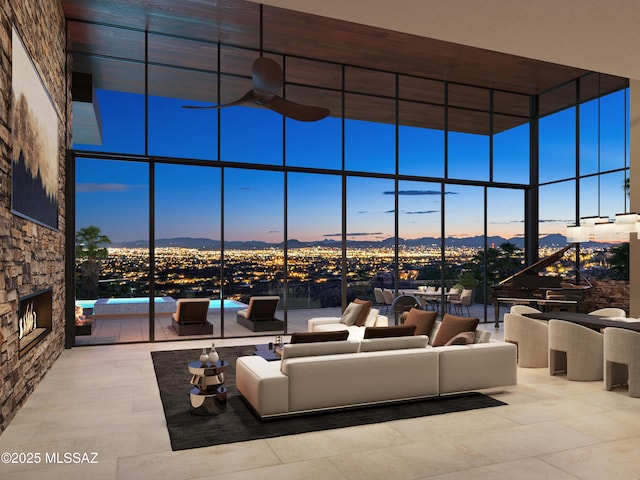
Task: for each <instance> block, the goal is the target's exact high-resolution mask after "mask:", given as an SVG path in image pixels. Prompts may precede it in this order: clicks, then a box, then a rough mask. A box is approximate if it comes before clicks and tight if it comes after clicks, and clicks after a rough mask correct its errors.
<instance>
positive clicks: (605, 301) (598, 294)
mask: <svg viewBox="0 0 640 480" xmlns="http://www.w3.org/2000/svg"><path fill="white" fill-rule="evenodd" d="M590 283H591V285H592V288H591V289H590V291H589V294H588V295H587V297H586V298H585V311H587V312H591V311H593V310H596V309H598V308H607V307H615V308H622V309H623V310H624V311H625V312H627V314H629V293H630V290H629V282H628V281H626V280H590Z"/></svg>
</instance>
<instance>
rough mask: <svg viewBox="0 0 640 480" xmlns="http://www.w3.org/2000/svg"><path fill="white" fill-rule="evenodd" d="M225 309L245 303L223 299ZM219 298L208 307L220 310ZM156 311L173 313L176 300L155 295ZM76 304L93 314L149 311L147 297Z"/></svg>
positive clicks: (236, 308)
mask: <svg viewBox="0 0 640 480" xmlns="http://www.w3.org/2000/svg"><path fill="white" fill-rule="evenodd" d="M223 302H224V309H225V310H241V309H243V308H247V304H246V303H242V302H238V301H237V300H231V299H228V298H226V299H224V300H223ZM221 303H222V302H221V300H220V299H213V300H210V301H209V308H210V309H212V310H220V307H221ZM154 304H155V308H154V310H155V312H156V313H173V312H175V311H176V300H175V299H174V298H172V297H155V298H154ZM76 305H81V306H82V308H93V313H94V315H126V314H141V313H148V312H149V298H148V297H123V298H99V299H97V300H76Z"/></svg>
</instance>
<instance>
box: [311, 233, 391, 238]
mask: <svg viewBox="0 0 640 480" xmlns="http://www.w3.org/2000/svg"><path fill="white" fill-rule="evenodd" d="M369 235H384V232H356V233H347V237H366V236H369ZM341 236H342V234H341V233H325V234H324V235H323V237H341Z"/></svg>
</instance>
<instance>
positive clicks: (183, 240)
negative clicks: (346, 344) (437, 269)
mask: <svg viewBox="0 0 640 480" xmlns="http://www.w3.org/2000/svg"><path fill="white" fill-rule="evenodd" d="M505 242H509V243H512V244H514V245H515V246H516V247H518V248H523V247H524V240H523V239H522V238H521V237H517V238H503V237H499V236H493V237H487V245H489V247H491V246H494V247H496V248H497V247H499V246H500V245H501V244H502V243H505ZM399 243H400V245H406V246H407V247H419V246H429V245H438V244H439V243H440V239H439V238H434V237H422V238H413V239H409V240H405V239H402V238H401V239H400V242H399ZM445 243H446V245H447V246H450V247H471V248H482V247H483V246H484V237H483V236H481V235H478V236H475V237H465V238H454V237H447V239H446V241H445ZM393 244H394V239H393V238H387V239H385V240H380V241H367V240H364V241H363V240H348V241H347V246H348V247H353V248H375V247H378V248H380V247H392V246H393ZM566 244H567V238H566V237H565V236H564V235H561V234H559V233H556V234H552V235H547V236H545V237H541V238H540V246H541V247H551V248H553V247H558V248H561V247H564V246H565V245H566ZM155 245H156V248H166V247H181V248H197V249H200V250H219V249H220V246H221V242H220V240H212V239H210V238H191V237H177V238H159V239H156V241H155ZM340 245H341V244H340V242H339V241H338V240H318V241H313V242H301V241H299V240H295V239H292V240H289V248H304V247H333V248H340ZM581 245H582V246H584V247H605V246H607V245H608V244H605V243H591V242H584V243H582V244H581ZM110 246H111V247H119V248H146V247H148V246H149V242H148V241H147V240H137V241H132V242H114V243H112V244H111V245H110ZM282 246H283V242H280V243H268V242H261V241H257V240H249V241H226V242H225V248H227V249H234V250H259V249H264V248H282Z"/></svg>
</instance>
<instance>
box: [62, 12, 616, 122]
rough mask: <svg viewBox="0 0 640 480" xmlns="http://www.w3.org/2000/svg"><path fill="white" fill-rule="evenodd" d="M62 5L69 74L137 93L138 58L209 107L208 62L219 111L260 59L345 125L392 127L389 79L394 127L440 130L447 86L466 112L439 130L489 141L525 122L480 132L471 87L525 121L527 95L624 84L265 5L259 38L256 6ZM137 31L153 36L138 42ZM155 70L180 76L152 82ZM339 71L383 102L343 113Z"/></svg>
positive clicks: (556, 103) (562, 95)
mask: <svg viewBox="0 0 640 480" xmlns="http://www.w3.org/2000/svg"><path fill="white" fill-rule="evenodd" d="M62 4H63V6H64V9H65V13H66V15H67V18H68V20H69V23H68V25H69V30H70V39H71V45H70V47H71V49H72V51H74V52H76V54H75V55H74V71H79V72H85V73H91V74H92V75H93V78H94V83H95V85H96V87H98V88H105V89H112V90H121V91H128V92H137V93H142V92H144V67H143V64H142V63H141V62H142V61H144V59H145V55H147V58H148V60H149V61H150V62H151V63H152V64H154V65H155V66H154V67H152V68H151V69H150V71H149V76H148V78H149V84H148V88H149V92H150V93H152V94H155V95H162V96H168V97H174V98H188V99H191V100H201V101H209V102H217V100H218V98H217V92H218V85H217V76H216V75H212V74H211V72H213V71H216V70H217V69H218V65H219V68H220V72H222V73H224V74H225V78H221V80H220V82H221V85H220V92H221V95H220V102H221V103H225V102H228V101H231V100H233V99H235V98H238V97H239V96H241V95H242V94H243V93H244V92H245V91H246V90H248V89H249V88H250V80H248V75H249V72H250V69H251V63H252V61H253V59H254V58H255V57H257V56H258V55H259V54H260V51H261V50H262V51H263V52H264V53H265V54H266V55H269V56H271V57H272V58H274V59H276V60H277V61H279V62H280V63H281V64H283V65H284V67H285V71H286V79H287V82H290V84H289V85H288V86H287V89H286V91H285V93H286V95H287V97H288V98H290V99H292V100H294V101H298V102H301V103H310V104H316V105H322V106H326V107H329V108H331V110H332V114H334V115H339V114H340V113H341V112H342V108H344V113H345V115H346V116H348V117H350V118H359V119H367V120H372V121H380V122H394V121H395V118H396V109H395V104H394V102H393V101H392V100H390V98H392V97H394V96H395V93H396V76H395V74H396V73H397V74H399V75H400V76H399V77H398V83H397V89H398V94H399V96H400V97H401V98H402V99H403V100H406V101H403V102H401V103H400V105H399V108H398V118H399V121H400V122H401V123H404V124H410V125H419V126H426V127H431V128H442V126H443V124H444V109H443V108H441V107H438V106H437V105H438V104H442V103H443V102H444V96H445V92H444V88H443V85H442V83H440V82H437V81H434V80H446V81H448V82H452V83H451V84H450V87H449V90H448V92H447V102H448V104H449V105H451V106H458V107H463V108H466V109H469V110H466V111H465V110H460V111H457V112H455V114H453V115H450V116H449V118H448V122H449V123H448V124H449V127H450V128H451V129H454V130H461V131H469V132H474V133H489V129H490V128H492V131H494V132H496V131H501V130H504V129H507V128H511V127H513V126H515V125H517V124H519V123H522V122H524V121H526V120H524V119H522V118H520V119H518V118H516V117H509V116H496V117H495V118H494V122H493V125H492V126H490V125H489V120H488V115H487V114H486V113H482V111H488V110H489V105H490V97H489V93H488V91H487V90H484V89H482V88H476V87H486V88H492V89H495V90H496V92H495V93H494V97H493V105H494V107H493V108H494V111H495V112H499V113H503V114H513V115H525V116H526V115H527V114H528V107H529V99H528V96H529V95H538V94H541V93H543V92H546V91H548V90H550V89H553V88H554V87H557V86H559V85H572V84H571V82H574V81H575V80H576V79H578V78H581V77H582V78H583V79H584V84H585V86H588V85H590V88H583V97H582V99H586V98H593V97H595V96H596V95H598V94H600V93H604V92H607V91H613V90H617V89H619V88H621V87H622V86H623V85H624V82H625V79H622V78H619V77H614V76H608V75H606V76H592V77H590V76H589V71H587V70H583V69H579V68H575V67H568V66H563V65H558V64H554V63H549V62H543V61H538V60H532V59H528V58H523V57H518V56H514V55H509V54H504V53H498V52H494V51H489V50H483V49H479V48H474V47H469V46H464V45H460V44H454V43H448V42H444V41H441V40H434V39H430V38H425V37H422V36H415V35H410V34H407V33H400V32H396V31H390V30H383V29H380V28H375V27H371V26H366V25H361V24H356V23H350V22H346V21H343V20H337V19H331V18H327V17H320V16H314V15H310V14H307V13H300V12H295V11H291V10H285V9H281V8H276V7H272V6H268V5H265V6H264V7H263V10H262V18H263V23H262V29H261V22H260V19H261V8H260V5H259V4H257V3H253V2H245V1H241V0H218V1H216V2H212V1H206V0H147V1H144V2H134V1H132V0H95V1H91V2H87V1H86V0H63V1H62ZM111 26H121V27H125V29H113V28H111ZM145 31H148V32H153V33H151V34H150V35H149V36H148V37H147V38H146V39H145V35H144V32H145ZM157 34H162V35H157ZM187 39H193V40H202V41H204V42H211V43H197V42H192V41H190V40H187ZM145 42H147V47H148V48H147V50H146V53H145ZM217 43H220V44H221V45H222V47H221V48H220V50H218V48H217V45H216V44H217ZM234 47H240V48H234ZM86 54H97V55H95V56H92V55H86ZM116 58H125V59H128V60H130V61H128V62H121V61H117V60H115V59H116ZM165 65H175V66H179V67H186V68H187V70H183V71H182V72H181V73H180V74H177V73H175V72H174V73H172V74H171V75H162V74H161V72H162V71H163V67H162V66H165ZM342 65H345V68H344V88H345V89H346V90H347V91H350V92H358V93H364V94H368V95H376V96H381V97H386V98H376V97H365V96H362V95H352V94H349V95H347V96H346V97H345V102H344V107H343V106H342V97H341V95H340V94H338V91H339V90H340V89H341V88H342V82H343V77H342V71H343V70H342ZM243 77H245V78H243ZM596 77H597V78H598V82H597V85H596V81H595V78H596ZM589 78H593V80H591V81H589ZM303 85H309V86H314V87H320V89H315V88H305V87H303ZM546 98H547V106H546V107H545V108H547V109H548V110H549V111H552V110H554V109H557V108H561V107H562V106H564V105H566V104H568V103H569V102H571V101H572V100H573V99H574V98H575V90H572V89H571V87H569V88H565V89H559V90H557V91H556V92H555V93H554V94H549V95H548V96H547V97H546ZM415 102H426V103H415Z"/></svg>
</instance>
